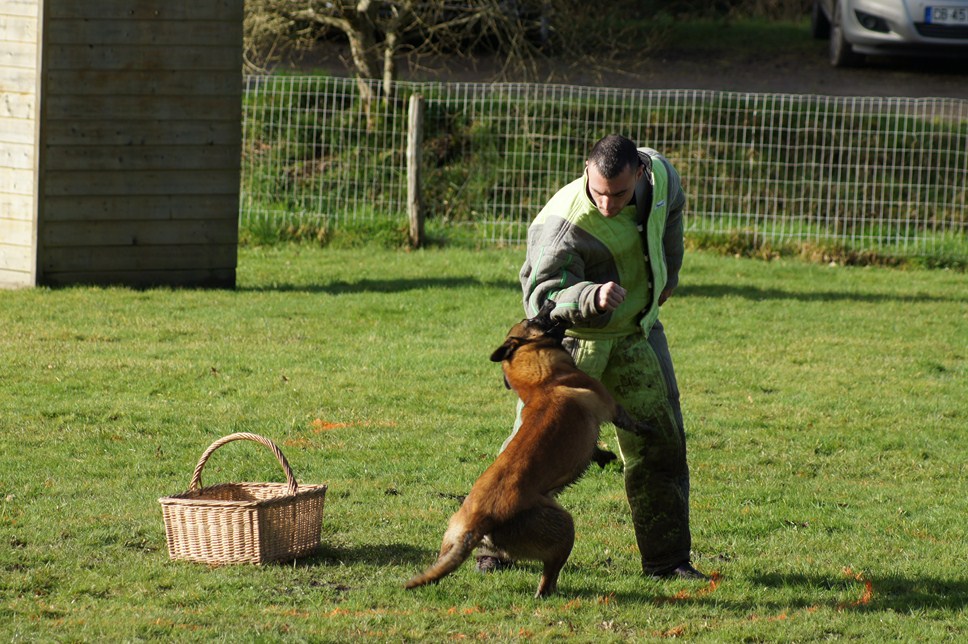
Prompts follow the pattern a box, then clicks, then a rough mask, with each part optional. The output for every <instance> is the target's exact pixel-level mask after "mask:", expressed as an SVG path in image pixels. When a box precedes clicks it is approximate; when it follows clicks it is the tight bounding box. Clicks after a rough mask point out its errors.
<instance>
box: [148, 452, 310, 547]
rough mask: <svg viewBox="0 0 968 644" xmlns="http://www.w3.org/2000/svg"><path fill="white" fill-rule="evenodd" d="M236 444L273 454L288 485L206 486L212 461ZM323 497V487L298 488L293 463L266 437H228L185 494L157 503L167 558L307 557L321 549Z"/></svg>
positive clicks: (204, 457)
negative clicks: (260, 446) (221, 450)
mask: <svg viewBox="0 0 968 644" xmlns="http://www.w3.org/2000/svg"><path fill="white" fill-rule="evenodd" d="M236 440H251V441H255V442H257V443H262V444H263V445H265V446H266V447H268V448H269V449H270V450H272V453H273V454H275V456H276V460H278V461H279V464H280V465H281V466H282V469H283V470H284V471H285V473H286V483H222V484H220V485H213V486H210V487H202V468H203V467H205V462H206V461H207V460H208V457H209V456H210V455H211V454H212V452H214V451H215V450H217V449H218V448H219V447H221V446H222V445H225V444H226V443H229V442H231V441H236ZM325 496H326V486H325V485H303V486H301V487H298V488H297V485H296V479H295V478H294V477H293V475H292V469H291V468H290V467H289V462H288V461H287V460H286V457H285V456H283V454H282V452H281V451H280V450H279V448H278V447H276V445H275V443H273V442H272V441H270V440H269V439H268V438H264V437H262V436H259V435H258V434H248V433H239V434H231V435H229V436H225V437H224V438H220V439H219V440H217V441H215V442H214V443H212V445H211V446H210V447H209V448H208V449H207V450H205V453H204V454H202V457H201V458H200V459H199V461H198V465H196V466H195V473H194V474H193V475H192V482H191V484H190V485H189V487H188V491H187V492H184V493H182V494H176V495H174V496H166V497H163V498H161V499H158V501H159V502H160V503H161V509H162V512H163V514H164V517H165V534H166V538H167V540H168V555H169V556H170V557H171V558H172V559H185V560H188V561H197V562H200V563H207V564H233V563H254V564H262V563H266V562H269V561H287V560H291V559H296V558H297V557H302V556H305V555H308V554H310V553H312V552H313V551H314V550H316V548H318V547H319V532H320V528H321V526H322V519H323V501H324V500H325Z"/></svg>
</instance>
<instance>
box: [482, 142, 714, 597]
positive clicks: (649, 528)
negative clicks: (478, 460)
mask: <svg viewBox="0 0 968 644" xmlns="http://www.w3.org/2000/svg"><path fill="white" fill-rule="evenodd" d="M684 205H685V195H684V194H683V192H682V187H681V184H680V180H679V175H678V173H677V172H676V170H675V168H673V167H672V165H671V164H670V163H669V161H668V160H666V159H665V158H664V157H663V156H662V155H660V154H659V153H658V152H656V151H655V150H651V149H648V148H641V149H637V148H636V146H635V144H634V143H633V142H632V141H630V140H629V139H627V138H625V137H623V136H619V135H610V136H607V137H605V138H603V139H601V140H600V141H598V143H596V144H595V146H594V147H593V148H592V151H591V154H589V156H588V160H587V161H586V162H585V172H584V174H583V176H582V177H581V178H579V179H577V180H575V181H573V182H572V183H570V184H568V185H567V186H565V187H564V188H562V189H561V190H559V191H558V193H557V194H555V196H554V197H552V198H551V200H550V201H549V202H548V204H547V205H546V206H545V207H544V209H543V210H542V211H541V212H540V213H539V214H538V217H537V218H536V219H535V220H534V222H532V224H531V227H530V228H529V230H528V249H527V258H526V260H525V262H524V266H523V267H522V268H521V275H520V277H521V286H522V289H523V292H524V306H525V311H526V313H527V315H528V316H533V315H535V314H536V313H537V312H538V310H539V309H540V308H541V305H542V304H543V303H544V302H545V301H546V300H547V299H551V300H553V301H554V302H555V303H556V304H557V306H556V308H555V309H554V312H553V313H552V317H553V318H560V319H564V320H567V321H568V322H571V323H572V324H573V325H574V326H572V327H571V329H569V331H568V336H569V337H567V338H566V339H565V347H566V348H567V349H568V350H569V351H570V352H571V353H572V355H573V356H574V358H575V361H576V363H577V364H578V367H579V368H580V369H582V370H583V371H585V372H586V373H588V374H590V375H592V376H594V377H596V378H598V379H600V380H601V381H602V383H603V384H604V385H605V386H606V387H607V388H608V389H609V391H610V392H611V393H612V395H613V396H614V397H615V399H616V400H617V401H618V402H619V403H620V404H621V405H622V406H624V407H625V409H626V410H627V411H628V412H629V414H630V415H631V416H632V417H633V418H635V419H637V420H641V421H645V422H648V423H649V424H651V425H652V426H653V427H654V428H655V430H656V432H655V436H653V437H651V438H649V439H648V440H645V439H643V438H641V437H639V436H636V435H634V434H632V433H630V432H626V431H623V430H621V429H616V434H617V438H618V444H619V448H620V452H621V455H622V459H623V460H624V463H625V490H626V494H627V496H628V500H629V505H630V506H631V510H632V519H633V523H634V526H635V537H636V541H637V542H638V546H639V552H640V553H641V555H642V568H643V570H644V572H645V573H646V574H647V575H650V576H652V577H656V578H682V579H700V580H701V579H707V577H706V576H705V575H703V574H702V573H700V572H699V571H697V570H696V569H695V568H693V566H692V564H691V563H690V549H691V545H692V543H691V536H690V532H689V470H688V467H687V465H686V443H685V432H684V429H683V423H682V413H681V411H680V407H679V390H678V386H677V384H676V378H675V373H674V371H673V368H672V359H671V357H670V355H669V347H668V344H667V343H666V338H665V333H664V332H663V328H662V325H661V323H660V322H659V320H658V316H659V306H661V305H662V304H663V303H664V302H665V301H666V300H667V299H668V298H669V297H670V296H671V295H672V293H673V291H674V290H675V288H676V285H677V284H678V275H679V268H680V267H681V265H682V255H683V239H682V209H683V206H684ZM520 404H521V403H520V402H519V405H520ZM519 420H520V407H519ZM514 431H517V424H516V425H515V428H514ZM512 436H513V433H512ZM509 441H510V438H509V439H508V442H509ZM505 445H507V442H505ZM504 563H505V562H504V561H503V560H502V557H501V553H499V552H496V551H494V550H493V549H491V548H489V547H487V546H486V545H485V546H482V548H481V549H480V550H479V552H478V569H480V570H484V571H487V570H490V569H495V568H500V567H502V566H503V564H504Z"/></svg>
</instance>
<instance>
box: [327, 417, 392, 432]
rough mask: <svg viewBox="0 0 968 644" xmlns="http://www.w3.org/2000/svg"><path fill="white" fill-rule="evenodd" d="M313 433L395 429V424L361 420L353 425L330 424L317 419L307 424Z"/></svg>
mask: <svg viewBox="0 0 968 644" xmlns="http://www.w3.org/2000/svg"><path fill="white" fill-rule="evenodd" d="M309 425H310V426H311V427H312V429H313V431H314V432H315V433H317V434H319V433H320V432H330V431H333V430H334V429H349V428H352V427H359V428H364V429H365V428H368V427H396V426H397V424H396V423H393V422H371V421H368V420H363V421H359V422H353V423H331V422H327V421H325V420H323V419H322V418H317V419H316V420H314V421H313V422H311V423H310V424H309Z"/></svg>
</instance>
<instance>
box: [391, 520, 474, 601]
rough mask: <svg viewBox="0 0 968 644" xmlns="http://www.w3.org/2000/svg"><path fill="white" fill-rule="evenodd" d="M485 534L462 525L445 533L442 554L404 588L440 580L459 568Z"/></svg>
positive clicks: (441, 548)
mask: <svg viewBox="0 0 968 644" xmlns="http://www.w3.org/2000/svg"><path fill="white" fill-rule="evenodd" d="M483 536H484V535H483V534H482V533H481V532H479V531H476V530H468V529H466V528H465V527H464V526H460V527H459V528H458V529H457V530H448V531H447V534H445V535H444V543H443V545H441V547H440V555H439V556H438V557H437V561H435V562H434V564H433V565H432V566H430V568H427V570H425V571H423V572H422V573H420V574H419V575H417V576H416V577H414V578H413V579H411V580H410V581H408V582H407V583H406V584H404V588H406V589H408V590H409V589H411V588H416V587H418V586H424V585H426V584H433V583H436V582H437V581H440V579H442V578H443V577H446V576H447V575H449V574H450V573H452V572H454V571H455V570H457V568H458V567H460V565H461V564H462V563H464V562H465V561H466V560H467V558H468V557H470V556H471V553H472V552H473V551H474V548H476V547H477V544H479V543H480V542H481V539H482V538H483Z"/></svg>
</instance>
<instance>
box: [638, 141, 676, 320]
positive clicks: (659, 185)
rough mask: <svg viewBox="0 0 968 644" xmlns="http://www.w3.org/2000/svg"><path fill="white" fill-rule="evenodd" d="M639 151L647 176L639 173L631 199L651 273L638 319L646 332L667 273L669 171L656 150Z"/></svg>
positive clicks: (657, 307) (645, 149) (654, 317)
mask: <svg viewBox="0 0 968 644" xmlns="http://www.w3.org/2000/svg"><path fill="white" fill-rule="evenodd" d="M643 154H644V155H646V156H648V157H649V160H650V161H651V163H650V164H649V165H650V166H651V171H650V172H651V177H643V180H642V181H640V182H639V184H638V185H636V186H635V203H636V209H637V210H638V215H639V223H640V225H642V226H643V233H644V239H643V243H642V247H643V248H644V249H645V252H646V261H647V262H648V265H649V269H650V271H651V273H652V284H651V291H652V302H651V304H650V305H649V307H648V308H647V309H646V310H645V312H644V314H643V316H642V319H641V321H640V322H639V324H640V326H641V327H642V328H643V329H644V330H645V332H646V333H648V332H649V330H650V329H651V328H652V325H654V324H655V321H656V320H658V319H659V296H660V295H662V289H664V288H665V283H666V279H668V277H669V268H668V266H666V261H665V248H664V246H663V244H662V240H663V236H664V235H665V227H666V219H667V218H668V217H669V172H668V170H667V169H666V166H665V164H664V163H663V162H662V160H661V159H659V158H658V155H659V153H658V152H657V151H655V150H653V149H652V148H639V155H640V156H641V155H643ZM647 178H648V179H651V180H652V203H646V201H647V199H646V195H645V189H646V187H647V183H646V179H647ZM649 208H651V210H649Z"/></svg>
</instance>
